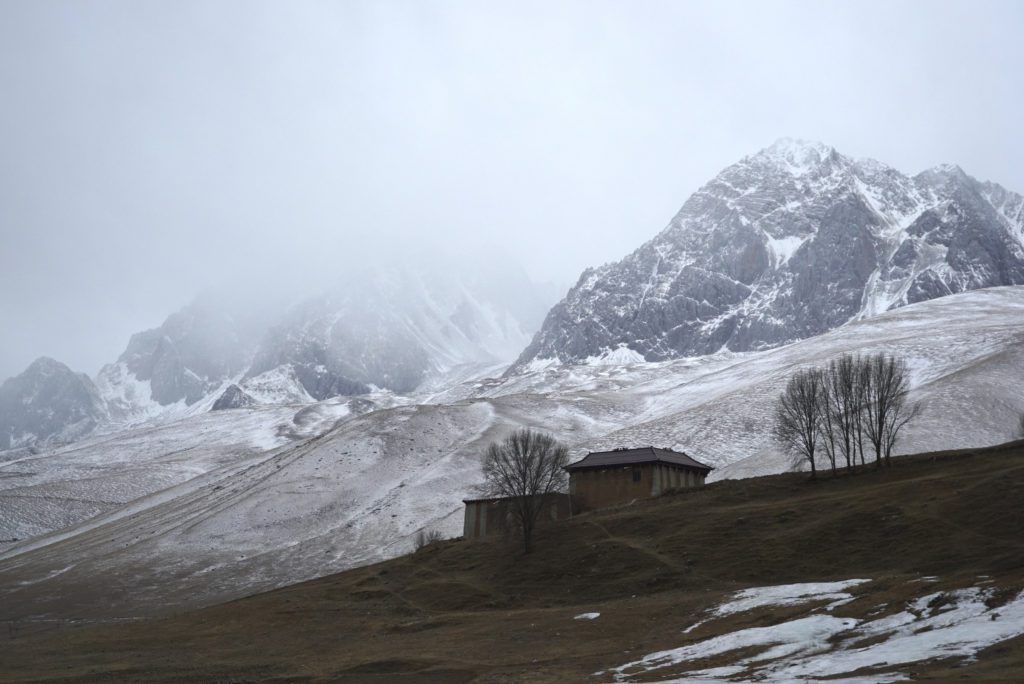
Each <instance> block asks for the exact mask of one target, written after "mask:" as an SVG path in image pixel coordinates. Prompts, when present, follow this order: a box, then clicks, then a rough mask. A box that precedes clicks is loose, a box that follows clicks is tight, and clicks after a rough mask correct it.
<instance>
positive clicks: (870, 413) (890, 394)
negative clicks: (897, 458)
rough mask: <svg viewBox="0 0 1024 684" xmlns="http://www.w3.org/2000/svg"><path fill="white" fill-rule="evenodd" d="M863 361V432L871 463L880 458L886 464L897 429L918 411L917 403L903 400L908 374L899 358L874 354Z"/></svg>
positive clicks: (907, 389)
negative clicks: (872, 457)
mask: <svg viewBox="0 0 1024 684" xmlns="http://www.w3.org/2000/svg"><path fill="white" fill-rule="evenodd" d="M865 363H866V366H867V370H866V371H865V373H864V376H865V378H866V380H867V384H866V386H865V388H864V395H865V396H864V399H865V404H864V412H865V426H864V427H865V433H866V435H867V438H868V440H869V441H870V442H871V445H872V446H873V447H874V450H875V465H876V466H881V465H882V463H883V459H884V462H885V465H889V462H890V458H891V456H892V449H893V447H894V446H895V444H896V439H897V437H898V436H899V432H900V429H902V427H903V426H904V425H906V424H907V421H909V420H911V419H912V418H914V417H915V416H916V415H917V414H918V413H919V407H917V406H907V404H906V400H907V394H908V393H909V392H910V377H909V372H908V370H907V364H906V362H905V361H904V360H903V359H900V358H897V357H895V356H891V355H886V354H876V355H875V356H873V357H871V358H869V359H867V360H866V362H865Z"/></svg>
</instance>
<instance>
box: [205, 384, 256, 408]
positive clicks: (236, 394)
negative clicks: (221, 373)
mask: <svg viewBox="0 0 1024 684" xmlns="http://www.w3.org/2000/svg"><path fill="white" fill-rule="evenodd" d="M255 405H256V400H255V399H253V398H252V397H251V396H249V395H248V394H246V393H245V391H244V390H243V389H242V388H241V387H239V386H238V385H229V386H228V388H227V389H226V390H224V392H223V394H221V395H220V396H219V397H217V401H215V402H213V406H211V407H210V410H211V411H224V410H227V409H238V408H249V407H250V406H255Z"/></svg>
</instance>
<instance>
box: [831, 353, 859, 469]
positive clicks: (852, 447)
mask: <svg viewBox="0 0 1024 684" xmlns="http://www.w3.org/2000/svg"><path fill="white" fill-rule="evenodd" d="M860 363H861V360H860V358H859V357H854V356H853V355H852V354H843V355H842V356H840V357H839V358H838V359H833V360H832V361H831V362H829V364H828V367H827V368H826V370H825V397H826V398H827V400H828V402H827V403H828V420H827V425H828V426H829V428H830V429H831V431H832V432H833V435H832V437H831V441H832V442H833V443H834V444H835V448H836V450H838V453H839V454H840V455H841V456H842V457H843V460H844V461H845V462H846V468H847V469H848V470H849V469H850V468H852V467H853V465H854V464H855V463H856V460H857V437H858V434H857V433H858V428H859V423H860V412H861V404H860V401H859V397H858V394H859V392H858V386H857V385H858V379H859V373H858V366H859V364H860Z"/></svg>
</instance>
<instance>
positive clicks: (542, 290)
mask: <svg viewBox="0 0 1024 684" xmlns="http://www.w3.org/2000/svg"><path fill="white" fill-rule="evenodd" d="M334 280H335V284H334V285H333V286H332V287H331V288H329V289H325V290H323V291H321V292H319V293H318V294H314V295H311V296H306V297H303V298H298V299H297V300H294V301H291V302H287V301H285V302H280V301H276V300H271V301H268V302H265V306H264V302H262V301H260V300H259V298H257V299H255V300H253V299H252V298H248V299H247V298H245V297H238V296H226V295H221V294H219V293H210V294H207V295H204V296H201V297H199V298H198V299H197V300H195V301H194V302H192V303H190V304H189V305H188V306H186V307H184V308H183V309H181V310H180V311H177V312H175V313H173V314H171V315H170V316H169V317H168V318H167V319H166V320H165V321H164V323H163V324H162V325H161V326H159V327H157V328H153V329H150V330H145V331H142V332H139V333H136V334H135V335H133V336H132V337H131V339H130V340H129V342H128V345H127V347H126V349H125V350H124V352H123V353H122V354H121V355H120V356H119V357H118V359H117V360H116V361H115V362H113V363H110V364H107V365H106V366H104V367H103V368H102V369H101V370H100V371H99V373H98V374H97V376H96V378H95V379H90V378H89V377H88V376H86V375H84V374H79V373H75V372H74V371H72V370H71V369H70V368H68V367H67V366H65V365H64V364H61V363H59V362H57V361H54V360H52V359H40V360H38V361H36V362H35V363H33V364H32V365H31V366H30V367H29V368H28V369H27V370H26V371H25V372H24V373H22V374H20V375H19V376H17V377H15V378H12V379H10V380H8V381H6V382H5V383H4V384H3V385H2V386H0V407H2V410H0V449H10V448H15V447H31V446H36V445H44V444H47V443H51V442H53V443H63V442H67V441H71V440H73V439H75V438H77V437H79V436H82V435H84V434H88V433H89V432H90V431H92V430H93V429H95V428H96V427H97V426H101V425H110V426H124V425H131V424H136V423H139V422H141V421H145V420H147V419H153V418H158V417H168V416H179V415H185V414H190V413H196V412H202V411H206V410H210V409H211V408H214V407H216V408H218V409H225V408H239V407H242V406H249V405H253V404H266V403H270V404H278V403H283V404H292V403H309V402H314V401H320V400H324V399H328V398H331V397H336V396H354V395H361V394H367V393H369V392H371V391H372V390H374V389H380V390H386V391H390V392H395V393H408V392H412V391H413V390H416V389H417V388H420V387H423V386H429V385H431V384H432V383H434V384H436V383H441V384H444V382H445V380H444V379H445V378H447V377H449V376H451V377H453V378H456V379H460V380H461V379H465V377H470V376H474V375H477V374H480V373H485V372H500V370H501V369H503V368H504V367H505V366H506V365H507V364H508V363H509V362H511V361H512V360H513V359H514V358H515V357H516V355H517V354H518V353H519V352H520V351H521V350H522V348H523V347H524V346H525V345H526V344H527V343H528V342H529V339H530V335H531V334H532V333H533V332H534V331H535V330H536V329H537V328H538V327H539V324H540V321H541V320H542V318H543V316H544V314H545V312H546V311H547V309H548V308H549V306H550V305H551V303H552V302H553V301H554V300H555V297H556V295H555V292H554V291H553V290H552V288H551V287H550V286H544V285H537V284H535V283H533V282H532V281H531V280H530V279H529V278H528V277H527V276H526V275H525V273H523V272H522V271H521V270H519V269H517V268H515V267H513V266H509V265H507V264H503V263H502V262H501V261H500V260H495V261H494V262H491V263H474V262H465V261H463V262H458V263H452V262H450V261H443V260H440V259H439V258H438V257H437V256H436V255H433V254H432V255H430V256H429V257H427V258H425V260H424V261H423V262H421V263H413V264H411V263H407V262H405V261H402V260H394V261H392V262H391V263H390V264H389V265H387V266H383V267H379V266H376V265H373V266H371V265H369V264H364V265H358V264H357V265H350V266H347V267H346V270H345V272H343V273H340V274H339V275H338V276H337V277H336V278H335V279H334Z"/></svg>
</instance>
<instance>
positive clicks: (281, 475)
mask: <svg viewBox="0 0 1024 684" xmlns="http://www.w3.org/2000/svg"><path fill="white" fill-rule="evenodd" d="M1022 321H1024V288H1019V287H1013V288H995V289H988V290H979V291H974V292H969V293H964V294H959V295H954V296H951V297H945V298H941V299H935V300H931V301H927V302H922V303H919V304H915V305H911V306H907V307H904V308H900V309H897V310H894V311H890V312H888V313H885V314H883V315H881V316H878V317H875V318H871V319H865V320H859V321H854V322H851V323H849V324H847V325H845V326H842V327H840V328H838V329H836V330H833V331H831V332H829V333H827V334H825V335H822V336H819V337H816V338H812V339H808V340H804V341H801V342H798V343H795V344H791V345H789V346H786V347H782V348H778V349H774V350H770V351H765V352H748V353H742V354H734V353H722V354H718V355H714V356H709V357H700V358H692V359H678V360H673V361H663V362H657V363H643V362H640V363H629V364H627V365H615V364H614V363H612V360H611V359H609V358H607V357H606V358H601V359H595V360H594V362H593V363H591V364H588V365H575V366H571V365H559V364H552V365H549V367H547V368H544V369H538V370H535V371H532V372H529V373H524V374H519V375H513V376H506V377H501V378H491V379H489V380H471V381H468V382H466V383H463V384H462V385H461V386H459V387H458V388H456V389H452V390H449V391H447V392H438V393H435V394H434V395H433V396H432V397H431V399H430V401H431V402H432V403H423V404H408V405H391V406H384V407H378V408H376V410H375V407H373V406H359V405H358V404H357V405H355V406H353V405H352V404H353V402H361V401H363V399H362V398H356V399H352V400H350V401H349V402H348V403H347V404H346V406H345V407H344V408H343V407H341V405H340V402H336V403H335V404H331V402H321V403H318V404H313V405H311V406H309V407H306V408H304V409H302V410H301V411H298V412H295V411H292V413H291V414H289V413H288V412H287V411H286V410H285V409H283V408H282V409H269V408H257V409H235V410H224V411H217V412H214V413H209V414H204V415H201V416H199V415H197V416H193V417H189V418H186V419H184V420H181V421H178V422H176V423H173V424H170V425H168V426H166V427H164V428H162V429H163V430H168V431H172V430H173V431H174V435H173V437H172V438H170V439H169V440H168V441H166V442H164V443H162V444H161V443H159V442H158V441H157V440H156V439H153V440H149V439H148V438H146V437H145V436H143V435H137V434H136V433H135V432H133V431H129V432H124V433H121V434H120V435H111V436H109V439H108V441H107V442H104V443H101V442H99V441H92V440H90V442H88V443H85V442H83V443H82V444H80V445H78V449H79V451H78V454H77V455H75V454H74V453H73V452H69V451H61V452H57V453H55V454H50V455H39V456H37V457H35V458H34V460H31V461H22V462H17V463H13V464H7V465H6V466H4V465H0V487H3V488H4V489H3V490H2V491H0V504H2V510H4V511H7V512H8V513H7V515H8V516H9V517H8V518H7V519H5V520H4V522H3V524H4V525H5V529H23V528H25V527H26V525H25V523H24V520H25V519H26V518H27V517H31V516H35V517H34V518H32V519H41V518H45V515H46V514H45V513H44V512H42V511H40V510H38V509H37V508H35V507H38V506H40V505H43V506H45V505H49V506H50V508H48V509H47V510H49V511H51V512H52V511H55V510H58V509H59V506H61V505H62V502H63V500H71V499H74V500H78V501H85V500H93V499H96V500H98V499H103V497H104V496H108V495H107V494H106V492H107V490H108V489H109V487H110V485H109V481H108V476H110V477H112V476H113V475H114V474H115V473H117V472H118V471H124V470H126V461H128V460H129V457H128V456H127V454H129V453H130V454H132V456H131V457H130V459H131V460H136V461H139V462H147V463H150V464H154V465H156V464H164V465H163V466H161V467H165V468H166V469H169V470H173V468H175V467H184V466H185V465H186V464H188V463H190V462H191V461H190V457H189V456H188V453H190V452H184V453H182V452H180V449H181V448H182V446H181V441H182V440H183V439H185V437H186V435H192V436H191V437H188V439H191V440H193V441H192V442H190V443H189V444H185V446H186V447H188V446H190V445H191V446H192V448H196V449H197V450H199V451H198V453H200V454H205V456H203V457H202V458H203V459H206V460H207V465H204V466H203V468H202V471H203V474H202V475H200V476H198V477H195V478H192V479H185V478H184V477H180V476H177V475H176V476H175V478H176V479H173V478H172V479H173V482H175V483H177V484H175V485H174V486H173V487H172V488H170V489H164V490H159V486H160V483H154V482H150V483H149V484H147V483H145V482H144V481H143V480H142V479H136V478H133V477H132V476H131V475H130V474H125V479H126V480H127V481H128V482H126V483H125V484H123V485H119V486H124V487H126V488H131V487H134V489H133V490H132V491H131V492H130V493H129V494H127V495H126V496H125V497H124V499H127V498H130V497H131V496H134V495H137V494H139V493H140V492H143V491H148V492H150V493H149V494H148V496H143V497H142V498H138V499H135V500H134V501H132V502H131V503H130V504H127V505H126V506H121V507H117V506H111V507H110V508H108V509H105V511H104V512H103V513H102V514H101V515H99V516H98V517H95V518H92V519H88V520H86V519H85V516H82V517H81V518H80V520H81V522H79V523H78V524H77V525H74V526H71V527H68V528H65V529H63V530H58V531H55V532H54V533H52V534H51V535H44V536H41V537H37V538H35V539H32V540H29V541H23V542H19V543H15V544H6V545H5V547H6V548H5V550H3V551H0V592H2V595H0V606H3V609H2V610H3V611H4V613H5V614H6V616H7V617H10V616H17V615H28V614H35V615H39V614H43V613H47V612H51V611H52V612H54V613H62V614H65V615H66V614H116V615H125V614H131V613H130V612H126V611H129V608H128V606H129V605H130V606H134V608H132V609H131V610H138V611H143V612H145V611H159V610H161V609H163V608H165V607H166V606H168V605H171V604H178V605H180V604H181V603H182V602H183V601H184V602H186V603H191V604H204V603H209V602H212V601H215V600H220V599H225V598H229V597H234V596H240V595H243V594H246V593H249V592H252V591H256V590H259V589H265V588H269V587H273V586H279V585H282V584H286V583H289V582H293V581H296V580H300V579H304V578H308V577H313V576H316V575H320V574H324V573H327V572H332V571H336V570H340V569H343V568H346V567H351V566H352V565H355V564H360V563H365V562H369V561H372V560H376V559H380V558H384V557H388V556H391V555H394V554H398V553H403V552H406V551H408V550H410V549H411V547H412V537H413V535H414V534H415V532H416V531H417V530H420V529H423V528H425V527H429V528H434V529H439V530H441V531H443V532H444V533H445V534H447V535H454V534H458V532H459V530H460V527H461V515H462V503H461V499H462V498H464V497H465V496H467V495H469V494H472V493H473V492H474V487H475V485H476V484H477V483H478V482H479V481H480V479H481V474H480V471H479V463H480V455H481V454H482V452H483V449H484V447H485V446H486V444H487V443H489V442H490V441H491V440H493V439H496V438H499V437H501V436H503V435H504V434H506V433H507V431H509V430H511V429H513V428H515V427H517V426H523V425H529V426H534V427H537V428H540V429H543V430H546V431H549V432H551V433H553V434H555V435H556V436H557V437H559V438H560V439H562V440H564V441H566V442H567V443H569V444H570V445H572V448H573V452H574V454H576V455H579V454H582V453H584V452H585V451H586V450H588V449H596V448H604V447H614V446H626V445H637V444H656V445H659V446H666V447H675V448H679V449H684V450H686V451H687V452H688V453H691V454H693V455H694V456H696V457H697V458H699V459H701V460H703V461H706V462H708V463H710V464H712V465H715V466H716V467H717V470H716V471H715V472H714V473H713V477H714V478H721V477H729V476H744V475H751V474H760V473H767V472H777V471H779V470H783V469H786V468H787V467H788V459H787V458H785V456H784V455H783V454H781V453H780V452H779V450H778V448H777V447H776V445H775V444H773V442H772V440H771V438H770V436H769V435H770V431H769V423H768V417H769V415H770V412H771V410H772V402H773V400H774V399H775V397H776V396H777V394H778V392H779V391H780V390H781V387H782V385H783V384H784V383H785V381H786V378H787V377H788V376H789V375H790V374H791V373H792V372H793V370H794V369H796V368H798V367H801V366H803V365H806V364H815V363H821V362H824V361H825V360H827V359H829V358H832V357H833V356H835V355H837V354H839V353H842V352H845V351H862V352H873V351H879V350H884V351H888V352H893V353H897V354H901V355H903V356H905V357H907V359H908V361H909V362H910V363H911V366H912V368H913V382H914V393H913V398H914V399H915V400H921V401H924V402H925V409H924V412H923V414H922V415H921V417H920V418H919V419H918V420H917V421H916V422H914V423H912V424H911V425H910V426H908V428H907V431H906V438H905V440H904V441H903V442H902V443H901V444H900V445H899V446H898V451H901V452H907V451H919V450H924V449H944V448H955V447H960V446H980V445H985V444H993V443H998V442H1002V441H1006V440H1008V439H1010V438H1011V437H1012V436H1013V431H1014V430H1015V428H1016V426H1017V421H1018V418H1019V415H1020V414H1021V412H1022V411H1024V396H1022V395H1021V394H1020V392H1019V387H1020V384H1021V382H1024V325H1022V324H1021V322H1022ZM626 360H627V361H629V360H631V359H628V358H627V359H626ZM384 396H393V395H384ZM332 407H333V408H332ZM311 411H324V412H326V413H325V415H327V416H328V418H324V419H316V420H312V421H311V423H310V425H311V426H310V427H308V428H306V430H305V432H302V431H296V432H295V433H294V434H292V435H289V434H287V431H282V429H281V428H282V426H287V425H298V424H300V423H302V420H301V417H300V414H302V413H303V412H311ZM332 411H333V413H332ZM360 411H362V413H359V412H360ZM357 413H358V415H356V414H357ZM339 418H340V422H337V423H335V422H334V421H335V420H338V419H339ZM246 421H252V422H251V423H247V422H246ZM257 424H258V425H259V427H258V426H257ZM233 429H237V430H239V431H240V432H239V435H238V436H237V437H236V438H235V443H236V444H237V443H243V442H244V437H243V435H248V434H251V433H253V432H255V433H256V434H262V435H265V436H266V440H267V441H266V442H264V443H263V444H262V446H263V447H264V448H267V447H269V448H270V450H269V451H262V452H260V451H258V450H256V449H253V448H251V447H252V445H250V448H249V449H247V450H246V449H238V450H237V451H236V452H235V453H234V454H233V455H232V454H226V455H224V456H223V457H222V458H221V457H218V456H217V454H218V453H220V452H221V449H220V448H219V447H216V446H212V445H216V444H218V443H221V444H222V443H227V442H231V440H230V439H225V438H222V437H218V436H217V435H218V434H221V433H222V432H223V431H228V430H233ZM204 431H205V433H204ZM154 434H156V435H160V434H166V435H167V436H168V437H171V435H172V433H171V432H167V433H162V432H159V431H158V432H156V433H154ZM289 437H293V438H297V441H290V440H289ZM204 442H208V443H209V444H210V445H211V446H210V448H209V451H205V452H204V451H201V449H202V448H203V447H202V444H203V443H204ZM276 445H281V446H276ZM275 447H276V448H275ZM117 451H120V452H121V453H124V454H126V456H125V458H124V459H123V460H117V459H114V460H113V462H111V463H107V462H106V459H107V458H108V456H107V454H110V453H115V452H117ZM48 458H53V459H55V460H53V461H48V460H47V459H48ZM218 459H219V460H218ZM83 463H84V464H87V468H88V469H89V471H90V473H91V475H92V477H91V478H90V477H83V473H82V471H81V470H79V468H82V467H86V466H82V465H81V464H83ZM55 467H57V468H65V469H67V472H66V473H65V474H61V473H60V472H59V470H57V471H54V472H56V475H50V476H48V475H46V472H47V471H49V470H51V469H52V468H55ZM33 478H41V479H38V480H34V479H33ZM44 480H45V482H44ZM33 482H35V483H36V486H38V487H39V489H37V490H36V491H35V492H30V493H29V496H23V494H24V490H22V491H21V492H19V491H17V490H18V488H19V487H24V486H25V485H24V484H22V483H29V486H32V485H31V483H33ZM140 482H142V484H139V483H140ZM72 484H73V485H74V487H75V490H74V491H73V492H70V491H64V488H69V487H71V486H72ZM90 487H93V488H94V489H90ZM44 492H45V493H44ZM29 498H33V499H34V500H33V502H32V504H31V506H28V505H27V501H28V499H29ZM124 499H122V500H124ZM47 502H48V503H47ZM17 525H21V526H22V527H21V528H17V527H15V526H17ZM54 527H55V526H54ZM40 529H43V527H40ZM6 534H10V533H9V532H8V533H6ZM4 535H5V533H3V532H0V538H4ZM98 577H102V578H103V580H102V582H101V581H99V580H97V578H98ZM110 587H117V588H118V589H117V591H113V590H112V589H110ZM129 596H130V601H129V598H128V597H129ZM76 611H78V612H77V613H76ZM4 616H5V615H0V618H2V617H4Z"/></svg>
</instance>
